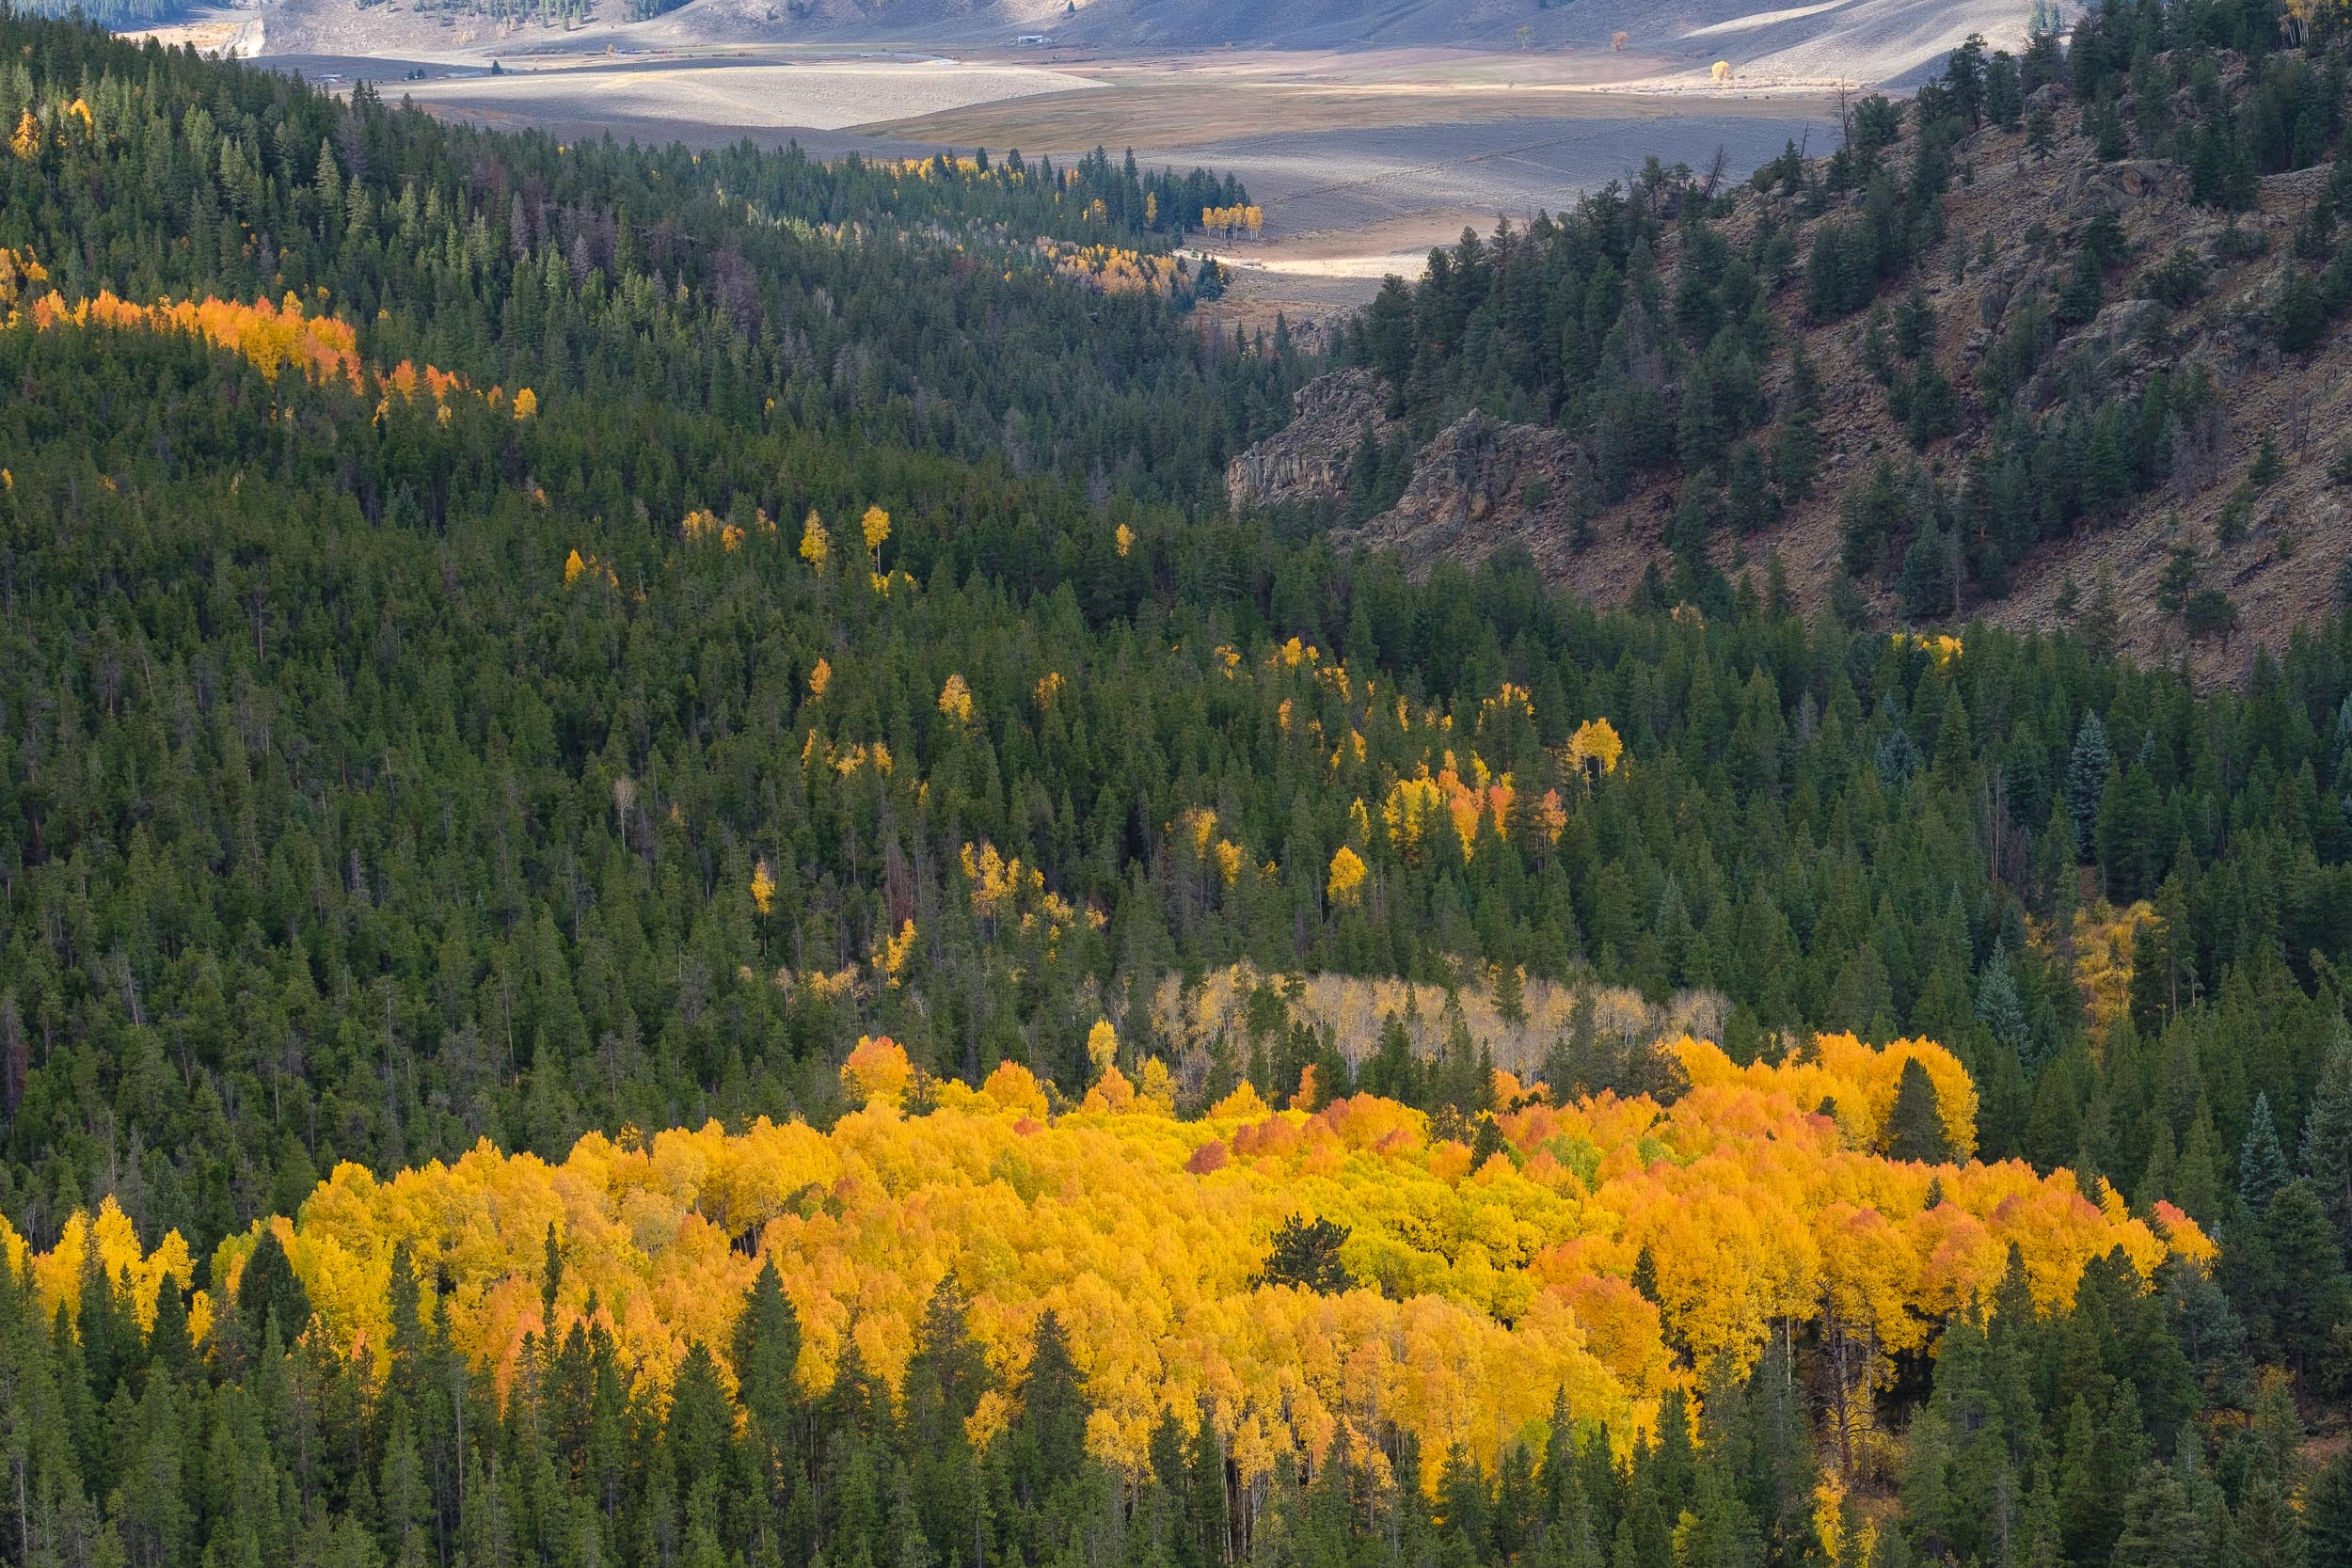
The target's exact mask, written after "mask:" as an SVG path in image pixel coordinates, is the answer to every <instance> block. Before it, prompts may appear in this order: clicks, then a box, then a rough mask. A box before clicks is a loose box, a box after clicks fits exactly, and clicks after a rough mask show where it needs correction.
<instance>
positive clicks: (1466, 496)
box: [1349, 414, 1576, 564]
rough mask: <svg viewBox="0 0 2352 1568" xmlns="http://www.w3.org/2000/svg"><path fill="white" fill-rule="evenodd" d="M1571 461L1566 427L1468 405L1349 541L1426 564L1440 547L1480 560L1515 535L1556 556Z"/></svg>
mask: <svg viewBox="0 0 2352 1568" xmlns="http://www.w3.org/2000/svg"><path fill="white" fill-rule="evenodd" d="M1575 468H1576V443H1575V442H1573V441H1571V440H1570V439H1568V437H1567V436H1566V435H1565V433H1563V432H1561V431H1558V430H1553V429H1549V428H1543V427H1538V426H1534V425H1517V424H1501V423H1498V422H1496V421H1495V420H1489V419H1487V418H1486V416H1485V415H1483V414H1465V415H1463V416H1462V417H1461V418H1460V419H1458V420H1454V422H1453V423H1452V424H1450V425H1448V426H1446V427H1445V429H1443V430H1441V431H1439V432H1438V435H1437V436H1436V437H1435V438H1434V439H1432V440H1431V441H1430V443H1429V444H1428V445H1427V446H1426V447H1423V448H1422V452H1421V456H1420V457H1419V458H1418V459H1416V460H1415V462H1414V464H1413V477H1412V479H1411V480H1410V481H1409V482H1408V483H1406V486H1405V493H1404V494H1403V495H1402V496H1400V497H1399V498H1398V499H1397V503H1396V505H1395V506H1394V507H1392V508H1391V509H1390V510H1389V511H1387V512H1384V513H1382V514H1381V515H1379V516H1377V517H1375V518H1373V519H1372V520H1371V521H1370V522H1368V523H1366V524H1365V525H1364V526H1363V527H1362V528H1360V529H1359V530H1356V531H1354V532H1353V533H1352V534H1351V535H1349V542H1350V543H1359V544H1363V545H1366V546H1374V547H1387V548H1395V549H1398V550H1402V551H1403V552H1404V553H1405V554H1406V556H1407V557H1409V558H1411V559H1412V560H1414V561H1415V562H1418V563H1423V564H1425V563H1426V562H1429V561H1432V560H1435V559H1437V558H1438V557H1441V556H1442V557H1447V558H1450V559H1453V560H1456V561H1464V562H1474V561H1480V560H1483V559H1485V558H1486V556H1487V555H1489V554H1491V553H1492V552H1493V551H1494V550H1495V548H1496V547H1497V546H1502V545H1505V544H1519V545H1524V546H1527V547H1528V549H1529V550H1530V551H1531V552H1532V553H1533V554H1534V556H1535V558H1536V560H1537V561H1538V562H1545V563H1548V564H1549V563H1556V562H1557V561H1558V560H1559V559H1560V558H1562V557H1564V556H1565V553H1566V549H1567V531H1568V511H1567V504H1568V499H1569V497H1570V496H1571V495H1572V494H1573V493H1574V488H1575V483H1576V476H1575Z"/></svg>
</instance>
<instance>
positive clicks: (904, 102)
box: [402, 55, 1099, 135]
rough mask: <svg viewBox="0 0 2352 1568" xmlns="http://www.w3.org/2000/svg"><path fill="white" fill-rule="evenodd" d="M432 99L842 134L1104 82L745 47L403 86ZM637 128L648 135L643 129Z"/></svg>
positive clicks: (1019, 68) (610, 120) (619, 122)
mask: <svg viewBox="0 0 2352 1568" xmlns="http://www.w3.org/2000/svg"><path fill="white" fill-rule="evenodd" d="M402 88H403V90H404V91H406V92H408V93H410V94H411V95H412V96H414V97H415V98H416V99H417V100H418V102H420V103H424V104H427V105H428V106H431V107H436V108H440V109H445V110H450V111H454V112H458V113H473V114H479V115H482V116H483V117H485V118H488V117H492V116H496V117H500V118H503V119H526V120H548V121H561V122H566V123H600V124H607V125H610V126H611V127H612V130H613V132H614V134H615V135H622V134H627V132H628V131H630V130H632V129H635V128H637V127H641V126H642V127H646V128H648V131H650V132H651V134H656V135H659V134H660V132H659V131H658V130H654V129H653V128H657V127H662V126H667V125H674V124H677V123H680V122H683V123H688V124H694V125H701V126H712V127H738V128H742V129H745V130H778V129H787V128H800V129H808V130H818V131H838V130H842V129H844V128H846V127H849V126H852V125H864V124H866V123H868V122H871V121H875V120H885V119H905V118H911V117H919V116H928V115H937V114H940V113H943V112H946V111H952V110H958V109H969V108H970V107H971V106H972V105H975V104H979V103H990V102H993V101H995V100H998V99H1007V98H1022V97H1033V96H1036V95H1038V94H1041V93H1043V94H1052V95H1055V96H1057V97H1058V96H1062V95H1066V94H1070V93H1073V92H1075V93H1081V94H1083V93H1085V92H1088V91H1092V90H1098V88H1099V84H1097V83H1095V82H1093V81H1090V80H1089V79H1088V78H1087V77H1085V76H1081V75H1078V74H1076V73H1074V72H1072V71H1052V70H1044V69H1041V68H1039V67H1036V66H1028V65H1019V64H1011V63H1004V64H995V63H976V62H967V61H961V60H948V59H935V58H934V59H920V58H903V57H902V58H895V59H894V58H882V59H826V58H776V57H773V56H759V55H745V56H740V57H720V58H679V59H661V60H628V59H621V60H615V61H605V60H601V59H599V60H594V61H591V62H587V63H566V62H560V61H558V62H546V63H534V65H533V66H532V67H531V68H529V69H523V70H510V71H507V72H505V73H504V74H502V75H499V76H490V75H486V74H470V75H462V76H458V75H453V76H445V77H438V78H435V79H432V80H428V81H423V82H414V83H404V84H402ZM638 134H639V135H645V134H648V132H647V131H640V132H639V133H638Z"/></svg>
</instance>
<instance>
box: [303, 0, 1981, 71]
mask: <svg viewBox="0 0 2352 1568" xmlns="http://www.w3.org/2000/svg"><path fill="white" fill-rule="evenodd" d="M497 12H498V14H499V15H500V16H501V17H514V16H517V15H519V16H524V17H530V18H534V19H538V20H545V21H550V22H562V23H569V24H571V25H572V26H573V27H575V28H579V27H582V26H584V27H585V28H586V29H587V31H586V32H585V33H584V34H583V33H581V32H579V31H572V32H564V33H542V32H541V31H539V30H538V29H536V28H532V27H528V26H526V27H524V28H522V29H520V30H515V31H501V30H499V29H497V28H496V27H495V26H494V25H493V24H490V22H489V20H488V19H489V16H490V8H489V7H488V6H487V5H486V4H478V3H476V0H428V3H425V4H412V5H405V6H398V7H395V6H389V5H384V4H380V3H379V4H371V5H368V6H365V7H362V6H360V5H358V3H357V0H283V3H281V4H279V5H278V6H275V7H272V8H269V16H270V18H271V20H270V24H269V25H270V35H271V38H270V47H271V49H272V50H273V51H274V52H278V53H307V52H319V53H337V54H352V53H368V52H372V51H373V52H384V53H393V52H397V51H399V50H402V49H407V50H412V51H414V50H425V49H447V48H449V47H450V46H451V45H452V44H453V43H454V44H459V45H464V46H469V47H476V48H488V47H496V48H499V49H501V51H507V50H524V49H529V48H532V47H534V46H537V45H540V44H542V43H547V44H553V43H555V42H557V41H559V40H560V41H561V43H562V44H563V45H564V47H567V48H573V47H578V46H579V45H580V44H581V43H582V42H588V43H591V44H592V45H593V43H594V42H596V41H597V40H606V41H616V42H617V41H622V40H636V41H641V42H644V43H647V44H663V45H693V44H719V43H750V42H811V43H844V42H873V43H893V42H896V43H921V44H925V45H930V46H949V45H961V46H964V47H974V46H996V47H1002V46H1007V45H1011V44H1014V43H1016V42H1017V41H1020V40H1041V39H1042V40H1050V42H1051V43H1052V44H1054V45H1062V46H1074V47H1078V48H1083V49H1093V50H1104V51H1112V52H1118V53H1151V52H1163V51H1191V50H1201V49H1216V48H1221V47H1225V46H1229V45H1230V46H1232V47H1235V48H1256V49H1353V48H1366V49H1422V48H1426V49H1468V50H1483V51H1514V52H1517V51H1527V52H1532V53H1536V54H1547V53H1551V54H1556V53H1564V52H1607V51H1610V50H1612V49H1614V48H1625V49H1629V50H1633V51H1637V52H1639V53H1641V54H1643V55H1664V56H1666V57H1668V58H1669V59H1676V60H1682V61H1687V62H1688V63H1689V64H1691V65H1692V66H1704V65H1707V64H1709V63H1711V62H1712V61H1714V60H1717V59H1721V60H1724V61H1726V62H1728V63H1729V64H1730V65H1732V66H1733V67H1734V68H1735V70H1736V71H1738V73H1739V79H1740V81H1741V82H1743V83H1751V84H1754V83H1766V82H1771V81H1774V80H1791V79H1804V80H1809V81H1821V80H1831V79H1835V80H1851V81H1856V82H1861V83H1869V84H1904V83H1908V82H1910V81H1911V80H1913V79H1915V78H1916V77H1917V76H1918V75H1920V74H1921V73H1922V72H1923V71H1929V70H1931V69H1933V68H1934V67H1936V66H1938V65H1940V63H1941V61H1942V59H1943V56H1944V55H1946V54H1947V52H1948V51H1949V50H1950V49H1951V48H1952V47H1953V46H1954V45H1956V44H1958V43H1959V42H1960V41H1961V40H1963V38H1965V37H1966V36H1967V35H1968V34H1970V33H1972V32H1975V33H1981V34H1983V35H1984V36H1985V37H1986V38H1987V39H1989V40H1993V41H1994V43H1996V44H2010V45H2014V44H2017V43H2019V42H2021V41H2022V40H2023V35H2024V32H2025V28H2026V8H2024V7H2023V6H2020V5H2018V4H2016V3H2015V0H1826V3H1816V4H1807V5H1798V6H1794V7H1787V8H1755V7H1753V6H1752V5H1751V4H1749V3H1748V0H1678V3H1677V4H1672V5H1667V6H1658V5H1652V4H1647V3H1645V0H1565V3H1559V4H1549V5H1547V4H1542V3H1540V0H1276V3H1273V4H1262V3H1258V0H1182V3H1180V0H690V3H688V4H686V5H683V6H675V7H674V8H673V7H669V6H665V4H664V0H532V4H528V5H524V6H521V7H519V8H518V7H516V6H514V5H511V4H502V5H501V6H499V7H498V8H497Z"/></svg>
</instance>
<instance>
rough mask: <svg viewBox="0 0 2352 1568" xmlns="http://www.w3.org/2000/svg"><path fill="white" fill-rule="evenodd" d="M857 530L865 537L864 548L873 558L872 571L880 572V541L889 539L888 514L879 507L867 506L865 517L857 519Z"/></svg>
mask: <svg viewBox="0 0 2352 1568" xmlns="http://www.w3.org/2000/svg"><path fill="white" fill-rule="evenodd" d="M858 529H859V531H861V532H863V533H864V534H865V535H866V551H867V553H869V554H870V555H872V556H873V558H874V570H875V572H876V573H877V574H880V572H881V571H882V541H883V540H885V539H887V538H889V537H890V514H889V513H887V512H884V511H883V510H882V508H881V507H879V506H869V507H867V508H866V515H865V516H863V517H861V518H859V519H858Z"/></svg>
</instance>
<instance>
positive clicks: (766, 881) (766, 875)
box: [752, 858, 776, 914]
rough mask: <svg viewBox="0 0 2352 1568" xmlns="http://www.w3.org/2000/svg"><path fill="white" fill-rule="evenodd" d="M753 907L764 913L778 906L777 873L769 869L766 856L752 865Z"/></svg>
mask: <svg viewBox="0 0 2352 1568" xmlns="http://www.w3.org/2000/svg"><path fill="white" fill-rule="evenodd" d="M752 907H753V908H754V909H755V910H757V911H759V912H760V913H762V914H767V913H769V912H771V911H773V910H774V909H775V907H776V874H775V873H774V872H772V871H771V870H769V869H768V862H767V861H766V860H765V859H764V858H763V859H762V860H761V861H760V863H758V864H757V865H755V866H754V867H752Z"/></svg>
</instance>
